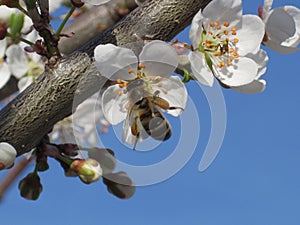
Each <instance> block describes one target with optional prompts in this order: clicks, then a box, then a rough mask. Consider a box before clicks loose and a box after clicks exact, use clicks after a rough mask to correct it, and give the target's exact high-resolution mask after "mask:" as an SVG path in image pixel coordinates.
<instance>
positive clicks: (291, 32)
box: [266, 6, 300, 47]
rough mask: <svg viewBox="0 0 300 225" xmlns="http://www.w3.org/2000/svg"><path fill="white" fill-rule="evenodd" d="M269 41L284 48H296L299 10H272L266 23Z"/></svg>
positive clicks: (299, 18)
mask: <svg viewBox="0 0 300 225" xmlns="http://www.w3.org/2000/svg"><path fill="white" fill-rule="evenodd" d="M266 32H267V34H268V37H269V39H271V40H273V41H274V42H276V43H278V44H282V45H284V46H286V47H297V45H298V44H299V41H300V37H299V35H300V10H299V9H297V8H295V7H292V6H286V7H281V8H276V9H273V10H272V11H271V12H270V15H269V17H268V19H267V21H266Z"/></svg>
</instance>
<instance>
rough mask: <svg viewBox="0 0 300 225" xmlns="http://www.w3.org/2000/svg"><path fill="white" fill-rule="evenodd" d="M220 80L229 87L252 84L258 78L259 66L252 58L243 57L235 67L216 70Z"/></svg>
mask: <svg viewBox="0 0 300 225" xmlns="http://www.w3.org/2000/svg"><path fill="white" fill-rule="evenodd" d="M215 71H216V72H217V74H216V76H217V75H218V77H217V78H218V79H219V80H220V81H221V82H222V83H224V84H226V85H228V86H230V87H231V86H241V85H245V84H249V83H251V82H252V81H253V80H254V79H255V78H256V76H257V72H258V68H257V64H256V63H255V62H254V61H253V60H252V59H250V58H245V57H241V58H239V59H238V63H236V64H234V65H233V66H229V67H223V68H222V69H219V68H215Z"/></svg>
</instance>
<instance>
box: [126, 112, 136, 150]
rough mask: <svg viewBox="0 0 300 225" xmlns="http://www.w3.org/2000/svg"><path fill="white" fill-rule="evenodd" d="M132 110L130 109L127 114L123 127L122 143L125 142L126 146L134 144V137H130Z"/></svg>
mask: <svg viewBox="0 0 300 225" xmlns="http://www.w3.org/2000/svg"><path fill="white" fill-rule="evenodd" d="M133 114H135V113H134V112H133V109H130V110H129V112H128V113H127V116H126V119H125V122H124V125H123V141H124V142H127V143H128V144H131V145H132V144H134V142H135V138H136V137H135V136H134V135H132V133H131V125H132V123H133V122H134V121H133V119H134V117H133Z"/></svg>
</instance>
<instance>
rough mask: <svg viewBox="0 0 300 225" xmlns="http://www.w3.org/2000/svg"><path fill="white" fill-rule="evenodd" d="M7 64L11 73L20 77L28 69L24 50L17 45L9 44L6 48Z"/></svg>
mask: <svg viewBox="0 0 300 225" xmlns="http://www.w3.org/2000/svg"><path fill="white" fill-rule="evenodd" d="M6 56H7V64H8V66H9V68H10V70H11V73H12V74H13V75H14V76H15V77H17V78H21V77H22V76H23V75H24V74H25V73H26V72H27V71H28V67H29V66H28V62H27V58H26V55H25V52H24V51H23V49H22V48H21V47H20V46H19V45H11V46H9V47H8V48H7V50H6Z"/></svg>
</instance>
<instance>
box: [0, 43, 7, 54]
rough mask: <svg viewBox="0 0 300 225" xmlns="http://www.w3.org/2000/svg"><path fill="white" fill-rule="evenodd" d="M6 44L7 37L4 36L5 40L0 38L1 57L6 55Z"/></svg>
mask: <svg viewBox="0 0 300 225" xmlns="http://www.w3.org/2000/svg"><path fill="white" fill-rule="evenodd" d="M6 46H7V40H6V38H4V39H3V40H0V58H3V57H4V54H5V50H6Z"/></svg>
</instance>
